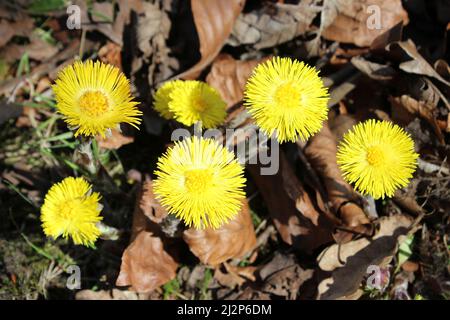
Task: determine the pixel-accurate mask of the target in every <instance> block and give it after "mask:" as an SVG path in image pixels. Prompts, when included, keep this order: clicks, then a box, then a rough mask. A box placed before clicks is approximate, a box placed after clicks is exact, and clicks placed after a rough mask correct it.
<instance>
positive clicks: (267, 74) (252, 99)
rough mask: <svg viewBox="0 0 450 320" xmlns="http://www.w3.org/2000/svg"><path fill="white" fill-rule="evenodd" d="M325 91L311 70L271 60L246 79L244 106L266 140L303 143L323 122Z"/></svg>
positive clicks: (291, 62) (294, 62)
mask: <svg viewBox="0 0 450 320" xmlns="http://www.w3.org/2000/svg"><path fill="white" fill-rule="evenodd" d="M328 99H329V94H328V89H327V88H326V87H324V84H323V82H322V79H321V78H320V77H319V75H318V72H317V71H316V69H314V68H313V67H310V66H308V65H306V64H304V63H303V62H299V61H297V60H292V59H290V58H280V57H274V58H273V59H271V60H268V61H266V62H263V63H261V64H259V65H258V66H257V67H256V68H255V70H254V71H253V75H252V76H251V77H250V78H249V80H248V81H247V84H246V88H245V92H244V105H245V106H246V107H247V110H248V112H249V113H250V114H251V115H252V117H253V118H254V119H255V122H256V124H257V125H258V126H259V127H260V128H261V129H262V131H263V132H264V133H265V134H267V135H268V136H272V134H274V133H276V135H277V139H278V141H279V142H280V143H283V142H285V141H291V142H295V141H296V140H297V139H298V138H300V139H301V140H303V141H305V140H307V139H308V138H309V137H310V136H312V135H314V134H315V133H317V132H318V131H320V129H321V128H322V125H323V121H324V120H326V119H327V116H328V108H327V103H328Z"/></svg>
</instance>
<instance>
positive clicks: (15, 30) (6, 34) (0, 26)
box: [0, 14, 34, 48]
mask: <svg viewBox="0 0 450 320" xmlns="http://www.w3.org/2000/svg"><path fill="white" fill-rule="evenodd" d="M14 20H15V21H8V20H6V19H1V20H0V48H1V47H3V46H4V45H5V44H7V43H8V42H9V40H11V38H12V37H14V36H22V37H27V36H29V35H30V33H31V31H32V30H33V28H34V21H33V19H32V18H31V17H29V16H26V15H22V14H19V16H17V17H15V19H14Z"/></svg>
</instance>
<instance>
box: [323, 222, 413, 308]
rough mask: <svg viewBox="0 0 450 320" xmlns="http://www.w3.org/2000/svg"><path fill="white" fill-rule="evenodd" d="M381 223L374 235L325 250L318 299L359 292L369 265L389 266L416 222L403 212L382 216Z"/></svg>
mask: <svg viewBox="0 0 450 320" xmlns="http://www.w3.org/2000/svg"><path fill="white" fill-rule="evenodd" d="M416 222H417V221H416ZM378 223H379V230H378V231H377V233H376V234H375V236H374V237H372V238H360V239H357V240H352V241H350V242H348V243H345V244H333V245H331V246H330V247H328V248H326V249H325V250H324V251H322V253H321V254H320V255H319V257H318V258H317V262H318V268H319V270H320V271H321V272H322V273H323V274H322V275H321V276H320V278H321V280H320V283H319V286H318V299H325V300H326V299H343V298H346V297H349V296H352V295H353V294H355V292H357V291H358V288H359V286H360V284H361V282H362V281H363V279H364V277H365V276H367V275H369V274H368V273H367V272H368V269H367V268H368V267H369V266H383V267H384V266H386V265H387V264H388V263H389V262H390V260H391V259H392V256H393V255H394V254H395V251H396V250H397V248H398V244H399V243H401V242H402V241H403V240H404V239H405V238H406V235H408V233H409V232H412V228H413V226H414V225H415V224H416V223H415V222H414V221H413V220H412V219H411V218H409V217H408V216H406V215H403V214H397V215H393V216H390V217H382V218H380V219H379V220H378ZM353 297H354V296H353Z"/></svg>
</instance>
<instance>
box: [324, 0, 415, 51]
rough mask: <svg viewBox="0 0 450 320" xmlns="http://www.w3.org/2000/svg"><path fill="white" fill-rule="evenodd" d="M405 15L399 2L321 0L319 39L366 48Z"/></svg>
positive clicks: (404, 19) (391, 0)
mask: <svg viewBox="0 0 450 320" xmlns="http://www.w3.org/2000/svg"><path fill="white" fill-rule="evenodd" d="M399 22H403V24H406V23H407V22H408V14H407V12H406V11H405V10H404V9H403V7H402V2H401V0H325V1H324V8H323V11H322V26H321V28H322V29H323V31H322V33H321V34H322V36H323V37H324V38H325V39H327V40H332V41H338V42H345V43H354V44H355V45H357V46H360V47H367V46H370V45H371V44H372V42H373V41H374V40H375V38H377V37H378V36H380V35H381V34H383V33H385V32H386V31H388V30H389V29H391V28H393V27H394V26H395V25H397V24H398V23H399Z"/></svg>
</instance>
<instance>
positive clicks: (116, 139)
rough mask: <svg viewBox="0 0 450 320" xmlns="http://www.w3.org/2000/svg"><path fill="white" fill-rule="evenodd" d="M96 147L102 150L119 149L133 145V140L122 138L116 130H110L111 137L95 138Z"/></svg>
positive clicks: (131, 138) (126, 137)
mask: <svg viewBox="0 0 450 320" xmlns="http://www.w3.org/2000/svg"><path fill="white" fill-rule="evenodd" d="M96 139H97V141H98V145H99V147H100V148H103V149H119V148H120V147H121V146H123V145H126V144H130V143H133V141H134V138H133V137H128V136H124V135H123V134H122V133H121V132H120V131H119V130H118V129H111V135H108V136H106V137H105V138H103V137H101V136H98V137H96Z"/></svg>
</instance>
